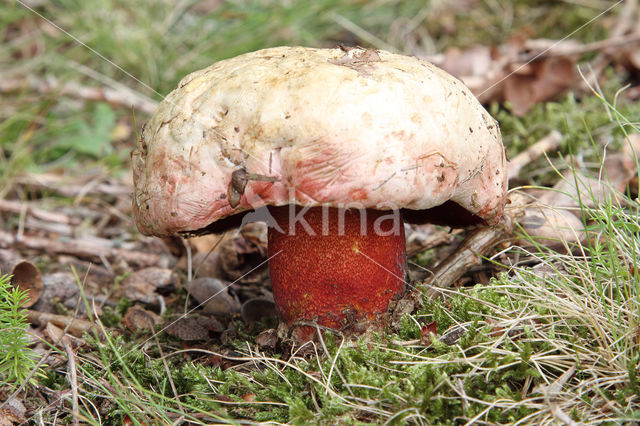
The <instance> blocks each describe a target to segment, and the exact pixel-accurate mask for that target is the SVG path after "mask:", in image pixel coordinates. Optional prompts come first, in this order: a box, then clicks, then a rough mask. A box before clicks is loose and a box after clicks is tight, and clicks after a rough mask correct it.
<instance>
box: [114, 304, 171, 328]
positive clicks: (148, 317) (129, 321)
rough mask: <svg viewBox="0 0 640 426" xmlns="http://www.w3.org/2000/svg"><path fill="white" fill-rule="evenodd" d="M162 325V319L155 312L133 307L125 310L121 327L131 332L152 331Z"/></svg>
mask: <svg viewBox="0 0 640 426" xmlns="http://www.w3.org/2000/svg"><path fill="white" fill-rule="evenodd" d="M160 324H162V317H160V315H157V314H156V313H155V312H151V311H148V310H146V309H143V308H142V307H140V306H138V305H133V306H131V307H130V308H129V309H127V313H126V314H124V317H123V318H122V325H124V326H125V327H127V328H128V329H129V330H131V331H140V330H153V328H154V327H155V326H156V325H160Z"/></svg>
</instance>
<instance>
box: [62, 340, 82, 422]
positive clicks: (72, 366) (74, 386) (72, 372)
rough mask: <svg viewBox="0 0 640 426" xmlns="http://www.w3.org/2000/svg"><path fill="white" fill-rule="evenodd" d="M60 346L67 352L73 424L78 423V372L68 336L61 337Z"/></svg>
mask: <svg viewBox="0 0 640 426" xmlns="http://www.w3.org/2000/svg"><path fill="white" fill-rule="evenodd" d="M62 346H63V347H64V351H65V352H66V353H67V373H68V374H69V383H70V384H71V413H72V415H73V424H74V425H77V424H79V421H78V415H79V410H78V373H77V370H76V357H75V354H74V353H73V347H72V345H71V340H70V339H69V336H63V337H62Z"/></svg>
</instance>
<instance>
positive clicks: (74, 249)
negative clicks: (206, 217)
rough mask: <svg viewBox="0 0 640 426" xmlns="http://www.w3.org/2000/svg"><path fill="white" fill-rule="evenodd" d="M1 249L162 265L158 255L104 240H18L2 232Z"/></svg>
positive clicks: (28, 236) (95, 259)
mask: <svg viewBox="0 0 640 426" xmlns="http://www.w3.org/2000/svg"><path fill="white" fill-rule="evenodd" d="M0 247H2V248H15V247H20V248H26V249H31V250H38V251H43V252H46V253H51V254H67V255H71V256H75V257H78V258H81V259H89V260H94V261H97V262H101V259H102V258H105V259H107V260H109V261H111V262H115V261H117V260H120V259H122V260H124V261H125V262H127V263H128V264H130V265H137V266H153V265H158V264H159V263H161V259H160V256H158V255H156V254H152V253H144V252H140V251H133V250H126V249H122V248H116V247H113V243H112V242H111V241H110V240H107V239H104V238H92V239H91V240H82V239H70V240H69V241H59V240H53V239H49V238H43V237H35V236H30V235H24V236H23V237H22V238H17V237H16V236H14V235H12V234H10V233H8V232H6V231H2V230H0Z"/></svg>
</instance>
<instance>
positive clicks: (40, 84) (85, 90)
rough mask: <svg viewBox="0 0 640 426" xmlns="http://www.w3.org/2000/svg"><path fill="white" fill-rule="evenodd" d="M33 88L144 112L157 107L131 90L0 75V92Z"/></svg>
mask: <svg viewBox="0 0 640 426" xmlns="http://www.w3.org/2000/svg"><path fill="white" fill-rule="evenodd" d="M25 89H29V90H33V91H36V92H38V93H40V94H42V95H47V94H50V93H57V94H58V95H61V96H70V97H74V98H79V99H84V100H88V101H102V102H108V103H110V104H112V105H119V106H124V107H127V108H130V107H131V106H133V107H134V108H135V109H136V110H138V111H142V112H144V113H146V114H152V113H153V112H154V111H155V110H156V107H157V105H158V104H157V103H156V102H155V101H153V100H151V99H147V98H144V97H141V96H140V95H138V94H136V93H133V91H126V90H115V89H111V88H106V87H89V86H82V85H80V84H77V83H75V82H66V83H61V82H60V81H58V79H56V78H55V77H53V76H47V77H45V78H36V77H33V76H28V77H25V78H10V77H8V76H6V75H5V76H1V75H0V93H11V92H18V91H21V90H25Z"/></svg>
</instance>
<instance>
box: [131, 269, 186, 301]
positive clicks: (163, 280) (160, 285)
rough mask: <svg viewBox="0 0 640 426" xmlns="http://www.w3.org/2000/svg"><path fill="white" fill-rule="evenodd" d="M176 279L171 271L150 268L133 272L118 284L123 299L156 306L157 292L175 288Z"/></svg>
mask: <svg viewBox="0 0 640 426" xmlns="http://www.w3.org/2000/svg"><path fill="white" fill-rule="evenodd" d="M177 283H178V279H177V277H176V275H175V273H174V272H173V271H171V270H170V269H165V268H157V267H150V268H145V269H141V270H139V271H135V272H133V273H132V274H131V275H129V276H128V277H127V278H125V279H124V280H123V281H122V283H121V284H120V288H121V291H122V293H123V294H124V296H125V297H127V298H129V299H131V300H135V301H139V302H144V303H148V304H151V305H157V304H158V297H160V295H159V294H158V293H157V291H158V290H160V289H162V290H171V289H173V288H175V287H176V285H177Z"/></svg>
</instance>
